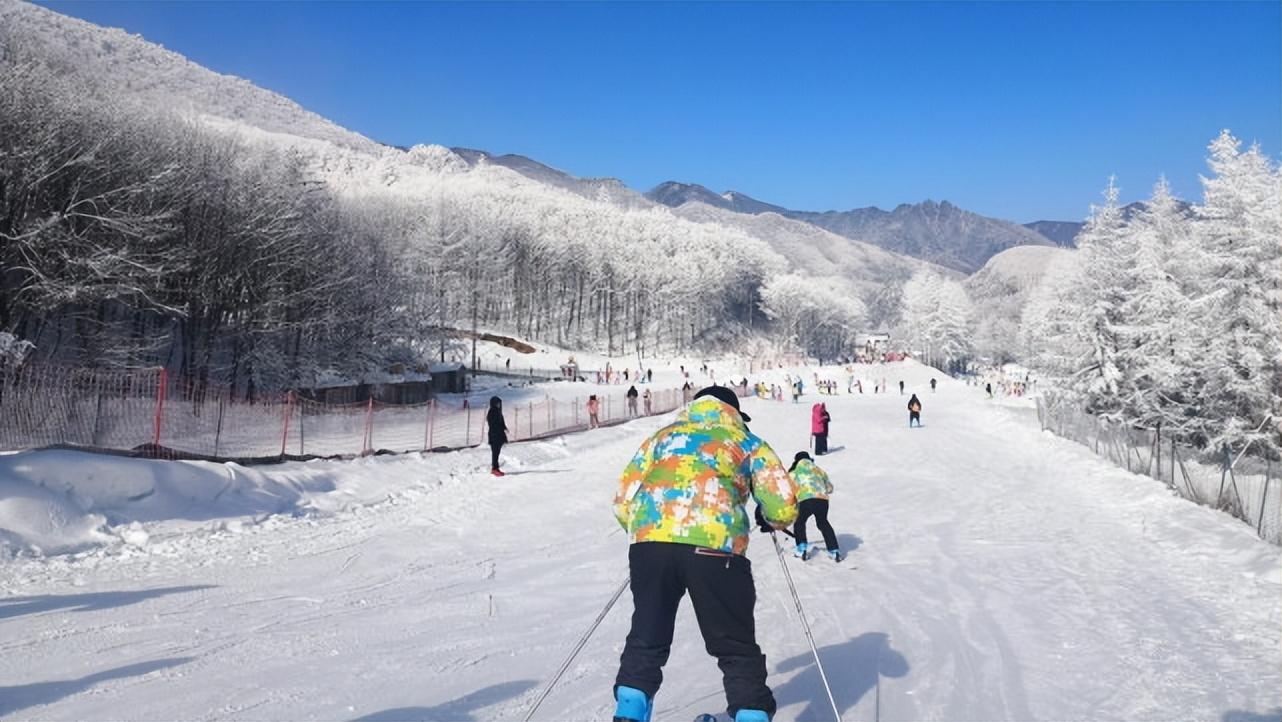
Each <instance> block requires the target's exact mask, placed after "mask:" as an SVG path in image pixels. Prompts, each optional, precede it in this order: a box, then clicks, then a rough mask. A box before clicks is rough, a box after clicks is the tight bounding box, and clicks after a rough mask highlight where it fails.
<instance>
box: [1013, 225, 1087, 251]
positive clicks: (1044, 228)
mask: <svg viewBox="0 0 1282 722" xmlns="http://www.w3.org/2000/svg"><path fill="white" fill-rule="evenodd" d="M1024 227H1025V228H1027V229H1029V230H1032V231H1035V232H1037V233H1040V234H1042V235H1043V236H1046V237H1047V238H1049V239H1050V240H1052V241H1054V242H1055V244H1056V245H1059V246H1062V247H1064V248H1074V247H1076V246H1077V241H1076V239H1077V234H1078V233H1079V232H1081V230H1082V222H1081V221H1033V222H1032V223H1025V224H1024Z"/></svg>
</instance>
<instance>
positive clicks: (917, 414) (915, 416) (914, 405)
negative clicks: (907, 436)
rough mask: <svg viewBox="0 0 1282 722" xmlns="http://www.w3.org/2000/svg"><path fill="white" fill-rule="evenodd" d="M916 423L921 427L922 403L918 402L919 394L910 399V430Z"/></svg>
mask: <svg viewBox="0 0 1282 722" xmlns="http://www.w3.org/2000/svg"><path fill="white" fill-rule="evenodd" d="M914 421H916V422H917V425H918V426H921V401H918V400H917V394H913V395H912V398H910V399H908V428H910V429H911V428H912V427H913V422H914Z"/></svg>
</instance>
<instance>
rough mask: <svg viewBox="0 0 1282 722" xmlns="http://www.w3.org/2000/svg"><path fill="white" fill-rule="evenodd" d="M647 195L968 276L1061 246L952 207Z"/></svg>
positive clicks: (729, 194)
mask: <svg viewBox="0 0 1282 722" xmlns="http://www.w3.org/2000/svg"><path fill="white" fill-rule="evenodd" d="M645 195H646V197H647V198H649V199H650V200H652V201H654V202H656V203H662V204H664V205H667V206H672V207H674V208H676V207H679V206H681V205H684V204H685V203H690V202H699V203H704V204H706V205H710V206H714V207H716V208H722V209H724V210H729V211H734V212H736V213H750V214H757V213H778V214H779V215H781V216H785V217H787V218H792V219H794V220H798V221H804V222H806V223H810V224H812V225H815V226H819V227H820V228H823V229H825V230H827V231H831V232H832V233H836V234H837V235H839V236H844V237H846V238H850V239H853V240H858V241H863V242H865V243H871V244H872V245H875V246H878V247H880V248H883V249H885V250H888V251H894V252H895V253H900V254H903V255H907V256H911V257H913V258H918V259H921V260H923V261H929V262H931V263H935V264H938V265H940V266H944V267H946V268H951V269H954V270H957V271H961V272H963V273H967V274H969V273H974V272H975V271H977V270H979V269H980V268H982V267H983V265H984V263H985V262H986V261H988V259H989V258H992V257H993V256H995V255H997V254H998V253H1001V252H1002V251H1004V250H1006V249H1007V248H1012V247H1014V246H1047V245H1054V244H1056V243H1057V242H1056V241H1055V240H1054V239H1051V238H1048V237H1047V236H1045V235H1042V234H1041V233H1039V232H1038V231H1037V230H1036V229H1032V228H1027V227H1025V226H1021V225H1019V224H1016V223H1012V222H1010V221H1003V220H999V219H996V218H988V217H986V216H981V215H979V214H977V213H972V212H971V211H967V210H965V209H963V208H958V207H957V206H955V205H953V204H951V203H949V202H948V201H943V202H940V203H936V202H935V201H931V200H927V201H924V202H922V203H915V204H910V203H904V204H901V205H899V206H896V207H895V209H894V210H891V211H884V210H882V209H880V208H873V207H869V208H855V209H852V210H848V211H823V212H816V211H798V210H792V209H788V208H784V207H782V206H777V205H774V204H771V203H766V202H763V201H759V200H757V199H755V198H752V197H750V196H747V195H745V194H743V193H738V192H736V191H726V192H725V193H715V192H713V191H711V190H709V189H707V188H705V187H704V186H701V185H698V184H697V183H678V182H676V181H668V182H666V183H660V184H659V185H657V186H655V187H654V188H652V189H651V190H650V191H649V192H648V193H646V194H645ZM1060 245H1062V244H1060Z"/></svg>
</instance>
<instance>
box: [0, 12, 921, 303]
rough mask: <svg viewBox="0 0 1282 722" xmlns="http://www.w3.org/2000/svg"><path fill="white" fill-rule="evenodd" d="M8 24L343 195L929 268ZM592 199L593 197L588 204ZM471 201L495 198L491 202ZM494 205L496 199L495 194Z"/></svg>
mask: <svg viewBox="0 0 1282 722" xmlns="http://www.w3.org/2000/svg"><path fill="white" fill-rule="evenodd" d="M0 28H2V29H3V32H4V33H5V34H6V35H7V36H8V37H9V38H10V42H18V43H21V44H22V47H23V48H24V51H26V52H29V53H34V54H36V55H38V56H39V57H41V58H44V59H46V60H48V61H50V62H51V63H55V64H57V65H58V66H60V67H62V68H65V69H66V72H68V73H71V74H74V75H78V76H81V77H82V78H84V79H85V80H86V83H85V85H86V86H90V87H93V88H94V89H95V91H96V92H99V93H101V94H103V95H111V96H114V97H118V98H120V99H121V100H122V102H130V103H133V104H134V105H135V106H137V107H143V108H147V107H154V108H157V109H164V110H165V111H173V112H177V113H179V114H180V115H182V116H185V117H188V118H191V119H194V120H196V121H198V122H199V123H201V124H202V125H204V126H206V127H208V128H212V129H215V130H217V131H220V132H224V133H227V134H229V135H232V136H235V137H237V138H239V139H241V140H242V141H244V142H248V143H251V144H255V145H259V146H262V147H264V148H267V149H269V150H272V149H288V150H289V151H290V152H294V153H298V154H300V155H302V156H303V157H305V158H307V159H308V160H309V162H310V165H311V167H312V169H313V172H314V173H315V174H316V175H318V176H319V177H320V178H321V179H323V180H325V181H326V183H327V184H328V185H329V186H330V187H331V188H332V189H333V190H334V191H335V192H337V193H338V194H339V195H341V196H343V197H347V198H355V199H362V200H372V201H373V202H385V201H388V200H391V201H393V202H403V201H406V200H409V201H415V200H418V201H421V200H422V199H424V198H431V197H434V196H437V195H439V194H441V193H446V194H448V195H451V196H454V197H460V198H472V197H479V196H487V197H491V198H493V197H496V196H497V197H499V198H502V199H503V201H502V202H503V203H504V204H505V207H506V204H512V205H513V206H514V207H519V208H521V209H523V210H525V209H530V208H549V207H561V208H563V209H566V210H565V212H564V215H566V216H567V217H573V218H581V217H583V215H584V213H589V214H593V213H600V214H605V215H609V214H611V213H618V212H619V211H623V212H626V213H642V214H644V216H645V220H644V222H643V225H646V226H647V227H654V224H656V223H657V224H659V227H663V226H668V227H672V228H681V227H684V225H685V224H689V223H696V224H700V225H704V226H707V229H706V232H712V233H720V234H721V235H722V236H723V237H724V238H726V239H727V240H728V241H730V242H731V243H732V244H733V243H735V242H736V241H734V240H733V239H736V238H751V239H753V240H759V241H763V242H764V243H765V244H767V245H768V246H769V247H770V248H773V249H774V250H775V251H776V252H778V253H779V254H780V255H782V256H783V257H784V258H785V259H786V260H787V266H786V267H780V268H778V269H777V270H778V271H779V272H781V273H782V272H787V271H800V272H803V273H807V274H813V275H823V276H827V275H841V276H842V277H844V278H845V279H847V280H848V281H849V282H851V283H853V284H854V289H853V290H858V289H862V288H866V287H867V286H869V285H871V284H881V283H883V282H885V281H887V280H902V279H903V278H905V277H907V276H908V275H910V274H911V272H912V269H914V268H917V267H920V265H921V264H919V263H918V262H916V261H914V260H912V259H909V258H906V257H903V256H899V255H896V254H894V253H888V252H886V251H884V250H880V249H877V248H875V247H872V246H870V245H868V244H865V243H862V242H860V241H858V240H855V241H852V240H849V239H847V238H841V237H839V236H836V235H834V234H831V233H828V232H825V231H822V230H821V229H818V228H816V227H814V226H811V225H807V224H804V223H799V222H796V221H791V220H789V219H787V218H783V217H781V216H773V217H770V218H761V219H757V218H754V217H752V216H749V215H744V214H745V213H761V212H764V211H769V210H773V209H775V208H776V207H774V206H770V205H769V204H764V203H760V202H758V201H755V200H753V199H751V198H748V197H747V196H743V195H742V194H735V193H729V194H726V195H725V196H716V197H715V199H713V198H708V199H706V200H708V201H714V203H709V204H707V205H703V206H702V207H698V208H685V209H682V210H679V211H678V210H674V209H671V208H669V206H672V205H676V206H680V205H681V204H679V203H659V202H655V201H654V200H652V199H649V198H647V197H646V196H644V195H642V194H641V193H639V192H637V191H635V190H632V189H630V188H628V187H627V186H626V185H624V184H623V183H622V182H620V181H618V180H616V179H613V178H579V177H576V176H573V175H571V174H569V173H565V172H563V171H561V170H558V169H556V168H552V167H550V166H548V165H545V164H543V163H540V162H538V161H536V160H533V159H531V158H528V157H525V156H521V155H514V154H494V153H490V152H487V151H484V150H476V149H469V148H454V149H446V148H443V147H440V146H431V145H425V146H416V147H414V148H409V149H405V148H396V147H391V146H388V145H384V144H381V143H377V142H375V141H373V140H371V139H369V138H366V137H364V136H362V135H360V134H358V133H354V132H352V131H349V130H347V129H344V128H342V127H340V126H338V125H336V124H334V123H332V122H330V121H328V120H326V119H325V118H322V117H321V116H319V115H317V114H315V113H312V112H310V111H308V110H306V109H304V108H303V107H301V106H299V105H298V104H297V103H295V102H293V101H291V100H289V99H287V98H284V97H283V96H281V95H278V94H276V93H273V92H271V91H269V90H265V89H263V88H259V87H257V86H255V85H254V84H252V83H250V82H249V81H247V80H244V79H241V78H237V77H233V76H228V75H222V74H219V73H216V72H213V71H211V70H208V69H206V68H204V67H202V66H200V65H198V64H196V63H193V62H191V61H189V60H187V59H186V58H184V57H183V56H181V55H179V54H177V53H174V52H172V51H169V50H166V49H164V48H163V47H161V46H159V45H156V44H154V43H150V42H148V41H146V40H145V39H143V38H142V37H140V36H137V35H132V34H129V33H126V32H124V31H122V30H118V29H111V28H103V27H99V26H96V25H93V24H92V23H88V22H85V21H82V20H78V19H75V18H71V17H67V16H64V15H60V14H58V13H55V12H53V11H50V10H47V9H45V8H42V7H39V6H36V5H31V4H28V3H24V2H19V1H18V0H0ZM585 202H586V203H587V204H588V205H587V206H583V205H582V204H583V203H585ZM713 204H715V205H718V206H720V205H722V204H728V206H729V207H730V208H731V209H732V210H734V211H738V213H721V212H713V211H716V210H717V209H716V208H712V207H711V206H712V205H713ZM474 205H479V206H482V207H486V206H487V204H486V203H483V202H478V203H477V204H474ZM488 207H489V208H493V207H494V201H493V200H491V201H490V203H489V205H488ZM569 209H574V210H569ZM778 210H780V211H783V210H785V209H781V208H780V209H778ZM476 212H481V213H484V212H488V211H486V210H478V211H476ZM539 213H543V215H545V216H547V217H548V218H549V219H550V220H549V221H548V222H549V223H553V222H555V220H554V219H555V216H556V214H552V215H548V214H547V213H546V212H539ZM563 220H564V219H563ZM607 225H608V224H607ZM718 229H721V230H718ZM549 232H552V233H555V232H556V231H555V230H551V231H549ZM565 232H566V233H569V232H573V231H571V230H570V229H567V230H566V231H565ZM586 232H587V233H588V234H589V235H591V234H592V233H593V232H591V231H586ZM647 233H648V231H647Z"/></svg>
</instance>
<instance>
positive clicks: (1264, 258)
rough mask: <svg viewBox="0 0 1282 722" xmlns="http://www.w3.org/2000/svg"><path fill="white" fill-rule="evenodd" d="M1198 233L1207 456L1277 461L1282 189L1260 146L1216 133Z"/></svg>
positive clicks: (1281, 333)
mask: <svg viewBox="0 0 1282 722" xmlns="http://www.w3.org/2000/svg"><path fill="white" fill-rule="evenodd" d="M1208 164H1209V165H1210V168H1211V171H1212V174H1213V175H1211V176H1210V177H1203V178H1202V188H1203V201H1202V204H1201V205H1199V206H1198V207H1197V209H1196V210H1197V221H1196V228H1197V233H1198V235H1199V236H1200V239H1201V243H1202V244H1203V246H1204V247H1205V249H1206V254H1207V257H1208V261H1207V263H1206V267H1205V273H1204V274H1203V279H1204V283H1203V291H1204V293H1205V294H1206V296H1207V301H1208V304H1207V307H1206V310H1205V313H1204V314H1203V315H1202V324H1203V325H1202V328H1203V329H1204V330H1205V331H1206V333H1207V336H1206V341H1205V349H1204V356H1203V362H1202V364H1201V370H1200V374H1199V377H1200V381H1201V383H1202V388H1201V393H1200V396H1201V398H1202V403H1201V404H1200V408H1199V412H1200V414H1201V415H1202V416H1203V417H1204V418H1206V419H1207V420H1208V428H1207V429H1206V433H1207V435H1208V437H1209V438H1208V441H1209V443H1210V444H1211V445H1212V446H1219V445H1221V444H1229V445H1231V446H1234V447H1235V448H1240V447H1241V446H1242V445H1243V444H1245V443H1248V442H1256V443H1259V444H1261V445H1263V446H1265V447H1267V448H1269V449H1271V450H1272V451H1273V452H1274V453H1275V454H1276V452H1277V450H1278V439H1277V434H1276V431H1275V430H1273V429H1271V428H1270V426H1271V425H1270V424H1267V423H1265V420H1266V419H1267V418H1268V417H1270V416H1273V417H1275V418H1276V416H1277V415H1278V414H1279V406H1280V400H1282V398H1280V395H1282V326H1280V324H1282V289H1280V284H1282V183H1280V181H1279V173H1278V171H1277V169H1276V168H1274V167H1273V164H1272V163H1271V162H1270V161H1269V159H1268V158H1266V157H1265V156H1264V154H1263V153H1262V152H1261V151H1260V149H1259V147H1258V146H1255V147H1252V148H1250V149H1249V150H1247V151H1246V152H1242V151H1241V143H1240V142H1239V141H1238V140H1237V139H1236V138H1234V137H1233V136H1232V135H1231V134H1230V133H1229V132H1228V131H1224V132H1223V133H1221V134H1220V136H1219V137H1218V138H1216V139H1215V140H1214V141H1212V142H1211V144H1210V157H1209V159H1208Z"/></svg>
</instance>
